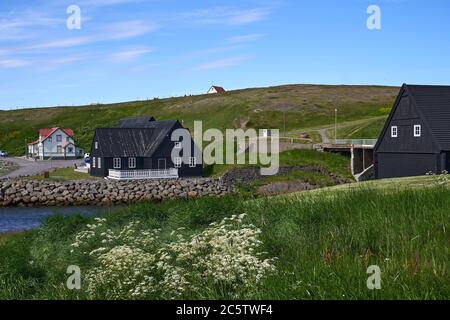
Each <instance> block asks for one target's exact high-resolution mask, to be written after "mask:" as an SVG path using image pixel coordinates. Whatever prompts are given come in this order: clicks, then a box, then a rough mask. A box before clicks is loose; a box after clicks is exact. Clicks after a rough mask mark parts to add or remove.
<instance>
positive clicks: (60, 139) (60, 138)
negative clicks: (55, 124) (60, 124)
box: [56, 134, 62, 142]
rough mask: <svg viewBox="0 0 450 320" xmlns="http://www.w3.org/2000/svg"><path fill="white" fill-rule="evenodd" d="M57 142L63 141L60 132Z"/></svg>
mask: <svg viewBox="0 0 450 320" xmlns="http://www.w3.org/2000/svg"><path fill="white" fill-rule="evenodd" d="M56 142H62V135H60V134H58V135H57V136H56Z"/></svg>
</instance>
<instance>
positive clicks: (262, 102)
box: [0, 85, 399, 155]
mask: <svg viewBox="0 0 450 320" xmlns="http://www.w3.org/2000/svg"><path fill="white" fill-rule="evenodd" d="M398 90H399V89H398V88H396V87H381V86H321V85H286V86H279V87H270V88H255V89H245V90H236V91H230V92H227V93H225V94H220V95H199V96H186V97H178V98H169V99H155V100H148V101H133V102H124V103H117V104H109V105H101V104H98V105H89V106H80V107H55V108H40V109H23V110H13V111H2V112H0V148H3V149H6V150H7V151H9V152H10V154H13V155H21V154H24V153H25V150H26V143H27V142H29V141H33V140H34V139H36V138H37V130H38V129H39V128H43V127H55V126H58V127H68V128H71V129H73V130H74V131H75V134H76V137H77V140H78V142H79V144H80V145H81V146H82V147H84V148H86V150H89V148H90V141H91V139H92V135H93V132H94V129H95V128H96V127H107V126H114V125H115V124H116V122H117V121H118V120H119V119H121V118H123V117H131V116H141V115H153V116H155V117H156V118H157V119H160V120H164V119H178V120H181V121H183V122H184V125H185V126H186V127H188V128H192V126H193V122H194V120H202V121H203V124H204V128H212V127H214V128H219V129H225V128H249V127H250V128H257V129H260V128H278V129H280V130H281V131H283V130H284V119H286V125H287V128H286V129H287V131H301V130H304V129H306V128H313V127H320V126H329V125H332V124H333V123H334V109H335V108H336V107H337V108H338V109H339V113H338V116H339V121H341V122H346V121H354V120H359V119H364V118H372V117H380V116H386V112H387V111H386V110H389V108H390V107H391V106H392V104H393V102H394V100H395V97H396V95H397V93H398Z"/></svg>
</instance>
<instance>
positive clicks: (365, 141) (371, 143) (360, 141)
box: [330, 139, 378, 146]
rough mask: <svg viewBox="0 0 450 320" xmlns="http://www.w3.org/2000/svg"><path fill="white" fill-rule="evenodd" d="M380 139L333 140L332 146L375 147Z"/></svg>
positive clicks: (331, 141)
mask: <svg viewBox="0 0 450 320" xmlns="http://www.w3.org/2000/svg"><path fill="white" fill-rule="evenodd" d="M377 141H378V139H336V140H335V139H331V140H330V144H349V145H363V146H375V145H376V144H377Z"/></svg>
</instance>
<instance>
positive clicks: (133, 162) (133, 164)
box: [128, 157, 136, 169]
mask: <svg viewBox="0 0 450 320" xmlns="http://www.w3.org/2000/svg"><path fill="white" fill-rule="evenodd" d="M128 168H130V169H136V158H134V157H132V158H128Z"/></svg>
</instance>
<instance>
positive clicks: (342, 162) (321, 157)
mask: <svg viewBox="0 0 450 320" xmlns="http://www.w3.org/2000/svg"><path fill="white" fill-rule="evenodd" d="M307 165H317V166H321V167H323V168H325V169H327V170H328V171H330V172H333V173H335V174H337V175H339V176H342V177H345V178H352V175H351V171H350V161H349V158H348V157H345V156H342V155H340V154H333V153H325V152H318V151H316V150H302V149H296V150H288V151H284V152H281V153H280V167H286V166H307ZM248 166H249V165H213V166H208V167H207V168H206V170H205V171H206V173H207V174H208V175H209V176H213V177H218V176H221V175H223V174H224V173H225V172H227V171H228V170H230V169H233V168H234V169H236V168H243V167H248Z"/></svg>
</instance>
